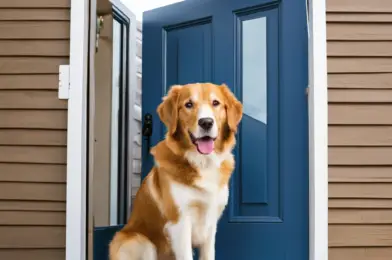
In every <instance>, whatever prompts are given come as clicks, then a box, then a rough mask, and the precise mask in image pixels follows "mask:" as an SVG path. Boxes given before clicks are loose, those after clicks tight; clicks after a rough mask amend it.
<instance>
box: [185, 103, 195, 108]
mask: <svg viewBox="0 0 392 260" xmlns="http://www.w3.org/2000/svg"><path fill="white" fill-rule="evenodd" d="M185 107H186V108H192V107H193V103H192V101H188V102H186V103H185Z"/></svg>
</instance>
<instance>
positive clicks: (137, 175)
mask: <svg viewBox="0 0 392 260" xmlns="http://www.w3.org/2000/svg"><path fill="white" fill-rule="evenodd" d="M137 23H138V24H137V35H136V66H137V70H136V77H137V78H136V89H135V104H133V108H134V113H133V116H134V118H133V123H134V127H135V129H136V135H135V136H133V137H132V140H133V142H132V146H133V150H132V155H131V159H132V167H133V169H132V173H133V174H132V180H131V183H132V188H131V191H132V200H133V199H134V198H135V196H136V193H137V191H138V189H139V187H140V183H141V172H142V166H141V165H142V163H141V153H142V143H141V140H142V135H141V129H142V122H141V119H142V69H141V66H142V37H141V35H142V26H141V23H140V22H137Z"/></svg>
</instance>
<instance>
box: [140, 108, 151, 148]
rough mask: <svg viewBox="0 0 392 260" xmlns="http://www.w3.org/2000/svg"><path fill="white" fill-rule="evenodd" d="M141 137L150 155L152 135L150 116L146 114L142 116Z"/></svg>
mask: <svg viewBox="0 0 392 260" xmlns="http://www.w3.org/2000/svg"><path fill="white" fill-rule="evenodd" d="M142 135H143V136H144V137H145V140H146V141H147V151H148V153H150V137H151V135H152V115H151V114H150V113H147V114H145V115H144V123H143V127H142Z"/></svg>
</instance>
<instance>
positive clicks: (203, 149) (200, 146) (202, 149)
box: [196, 139, 214, 154]
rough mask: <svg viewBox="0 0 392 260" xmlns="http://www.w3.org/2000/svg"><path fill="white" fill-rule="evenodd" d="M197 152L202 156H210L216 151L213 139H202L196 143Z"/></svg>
mask: <svg viewBox="0 0 392 260" xmlns="http://www.w3.org/2000/svg"><path fill="white" fill-rule="evenodd" d="M196 145H197V150H198V151H199V153H202V154H210V153H212V151H213V150H214V140H212V139H207V140H205V139H200V140H197V142H196Z"/></svg>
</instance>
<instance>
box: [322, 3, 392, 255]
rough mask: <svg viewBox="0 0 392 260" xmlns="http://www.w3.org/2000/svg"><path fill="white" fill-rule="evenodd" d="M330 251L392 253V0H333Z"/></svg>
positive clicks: (330, 30) (329, 36) (329, 14)
mask: <svg viewBox="0 0 392 260" xmlns="http://www.w3.org/2000/svg"><path fill="white" fill-rule="evenodd" d="M327 40H328V72H329V76H328V81H329V82H328V87H329V91H328V99H329V247H330V249H329V259H330V260H347V259H355V260H387V259H391V256H392V1H390V0H373V1H368V0H327Z"/></svg>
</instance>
